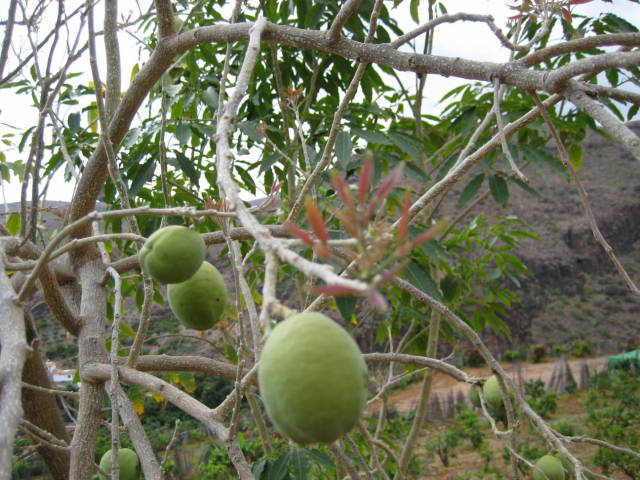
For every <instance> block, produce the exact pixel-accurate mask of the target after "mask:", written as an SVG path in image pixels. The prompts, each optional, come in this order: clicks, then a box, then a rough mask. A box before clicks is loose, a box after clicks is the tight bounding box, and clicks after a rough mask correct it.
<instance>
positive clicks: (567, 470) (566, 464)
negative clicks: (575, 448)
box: [554, 452, 573, 478]
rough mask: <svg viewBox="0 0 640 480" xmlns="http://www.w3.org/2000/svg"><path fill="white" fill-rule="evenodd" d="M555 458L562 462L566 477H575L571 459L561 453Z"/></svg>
mask: <svg viewBox="0 0 640 480" xmlns="http://www.w3.org/2000/svg"><path fill="white" fill-rule="evenodd" d="M554 457H556V458H557V459H558V460H560V463H562V468H563V469H564V477H565V478H571V476H572V475H573V463H571V462H570V461H569V459H568V458H567V457H565V456H564V455H563V454H561V453H560V452H558V453H556V454H555V455H554Z"/></svg>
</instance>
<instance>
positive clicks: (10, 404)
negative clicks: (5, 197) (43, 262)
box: [0, 238, 28, 480]
mask: <svg viewBox="0 0 640 480" xmlns="http://www.w3.org/2000/svg"><path fill="white" fill-rule="evenodd" d="M15 242H16V239H13V238H12V239H7V238H2V239H0V332H2V339H1V340H0V346H1V347H2V348H1V349H0V425H2V428H0V480H10V479H11V458H12V456H13V441H14V439H15V434H16V429H17V428H18V424H19V423H20V420H21V419H22V399H21V387H22V368H23V366H24V362H25V359H26V357H27V350H28V346H27V340H26V334H25V327H24V311H23V309H22V307H21V306H20V305H18V304H17V303H16V301H15V299H16V295H15V292H14V290H13V288H12V286H11V281H10V280H9V277H8V276H7V274H6V272H5V267H4V263H5V261H6V255H5V251H6V247H7V244H11V243H15Z"/></svg>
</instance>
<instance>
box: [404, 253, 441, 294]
mask: <svg viewBox="0 0 640 480" xmlns="http://www.w3.org/2000/svg"><path fill="white" fill-rule="evenodd" d="M405 275H406V276H407V280H408V281H409V283H411V285H413V286H414V287H416V288H418V289H419V290H422V291H423V292H424V293H426V294H427V295H430V296H431V297H433V298H435V299H436V300H442V298H443V297H442V292H441V291H440V289H439V288H438V286H437V285H436V282H434V281H433V279H432V278H431V276H430V275H429V273H428V272H427V271H426V269H425V268H424V267H422V266H421V265H420V264H419V263H418V262H416V261H414V260H412V261H411V262H410V263H409V265H408V267H407V268H406V270H405Z"/></svg>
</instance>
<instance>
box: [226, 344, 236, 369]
mask: <svg viewBox="0 0 640 480" xmlns="http://www.w3.org/2000/svg"><path fill="white" fill-rule="evenodd" d="M222 352H223V353H224V356H225V357H227V360H229V363H231V364H232V365H237V364H238V354H237V353H236V350H235V348H233V347H232V346H231V345H230V344H228V343H225V344H224V347H223V348H222Z"/></svg>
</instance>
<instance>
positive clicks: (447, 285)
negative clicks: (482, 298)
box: [440, 274, 462, 303]
mask: <svg viewBox="0 0 640 480" xmlns="http://www.w3.org/2000/svg"><path fill="white" fill-rule="evenodd" d="M440 288H441V289H442V294H443V296H444V301H445V302H447V303H451V302H453V301H454V300H456V299H457V298H458V297H459V296H460V292H461V290H462V289H461V288H460V282H459V281H458V280H457V279H456V278H455V277H454V276H453V275H451V274H448V275H447V276H446V277H444V278H443V279H442V280H440Z"/></svg>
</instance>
